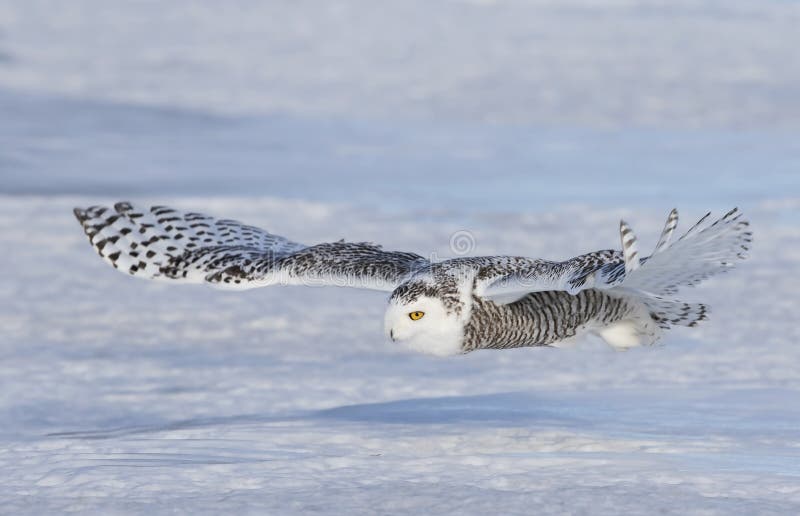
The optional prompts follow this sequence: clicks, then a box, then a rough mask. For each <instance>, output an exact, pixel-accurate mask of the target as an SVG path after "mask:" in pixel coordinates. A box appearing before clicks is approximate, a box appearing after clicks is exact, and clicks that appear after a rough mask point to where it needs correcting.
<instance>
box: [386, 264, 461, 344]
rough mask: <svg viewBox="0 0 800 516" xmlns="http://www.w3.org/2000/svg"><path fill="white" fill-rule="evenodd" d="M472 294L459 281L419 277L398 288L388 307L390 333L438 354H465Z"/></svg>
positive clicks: (390, 337) (390, 336)
mask: <svg viewBox="0 0 800 516" xmlns="http://www.w3.org/2000/svg"><path fill="white" fill-rule="evenodd" d="M465 298H469V296H465V295H464V293H463V292H462V291H461V289H459V288H458V284H457V283H456V282H455V281H441V279H439V280H437V281H431V280H429V279H425V278H423V279H416V280H412V281H409V282H406V283H404V284H402V285H400V286H399V287H397V288H396V289H395V290H394V292H392V295H391V296H390V297H389V306H388V307H387V309H386V316H385V319H384V322H385V331H386V336H387V337H388V338H389V339H391V340H392V341H393V342H397V343H400V344H403V345H406V346H408V347H409V348H411V349H413V350H415V351H420V352H422V353H427V354H430V355H437V356H448V355H456V354H459V353H463V343H464V328H465V326H466V323H467V320H468V319H469V310H470V303H468V299H465Z"/></svg>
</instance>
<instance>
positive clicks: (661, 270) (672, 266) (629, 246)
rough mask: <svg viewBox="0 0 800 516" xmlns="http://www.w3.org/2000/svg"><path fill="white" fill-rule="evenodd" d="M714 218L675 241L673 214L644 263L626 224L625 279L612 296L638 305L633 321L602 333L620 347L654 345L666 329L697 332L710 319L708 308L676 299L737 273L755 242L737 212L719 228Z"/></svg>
mask: <svg viewBox="0 0 800 516" xmlns="http://www.w3.org/2000/svg"><path fill="white" fill-rule="evenodd" d="M710 215H711V214H710V213H708V214H706V215H705V216H704V217H703V218H701V219H700V220H699V221H698V222H697V223H696V224H695V225H694V226H692V227H691V229H689V231H687V232H686V233H685V234H684V235H683V236H682V237H680V238H678V239H677V240H674V241H673V235H674V233H675V228H676V227H677V225H678V212H677V211H676V210H672V212H670V214H669V217H668V218H667V223H666V225H665V226H664V230H663V231H662V232H661V237H660V238H659V239H658V243H657V244H656V247H655V250H654V251H653V254H651V255H650V256H648V257H645V258H639V248H638V244H637V240H636V236H635V235H634V233H633V231H632V230H631V228H630V226H628V224H626V223H625V222H624V221H623V222H621V223H620V238H621V240H622V250H623V256H624V258H625V277H624V279H623V280H622V282H621V283H620V284H619V285H617V286H616V287H614V288H613V289H611V291H612V292H614V293H616V294H618V295H621V296H624V297H626V298H628V299H630V300H631V301H635V302H636V305H635V306H638V307H639V308H640V310H635V311H634V314H633V316H632V318H631V319H630V320H625V321H621V322H620V323H617V324H615V325H612V326H609V327H607V328H604V329H603V330H601V331H598V334H600V336H601V337H603V339H605V340H606V341H607V342H608V343H609V344H611V345H612V346H615V347H631V346H633V345H639V344H652V343H653V342H655V341H656V340H658V338H659V336H660V333H661V332H660V331H659V330H661V329H668V328H670V327H672V326H695V325H696V324H697V323H698V322H700V321H702V320H705V319H706V318H707V317H708V313H709V308H708V306H707V305H705V304H702V303H685V302H683V301H679V300H677V299H676V298H675V297H674V296H675V295H676V294H677V293H678V291H679V290H680V289H681V288H683V287H691V286H694V285H697V284H698V283H700V282H701V281H703V280H705V279H707V278H710V277H711V276H713V275H715V274H718V273H721V272H726V271H728V270H730V269H731V268H733V266H734V264H735V263H736V262H737V261H738V260H742V259H744V258H746V257H747V254H746V253H747V252H748V250H749V248H750V243H751V242H752V236H753V235H752V233H751V232H750V231H749V223H748V222H747V221H745V220H742V214H741V212H740V211H739V210H738V208H734V209H732V210H731V211H729V212H728V213H726V214H725V215H724V216H723V217H722V218H720V219H718V220H716V221H715V222H712V223H708V220H709V217H710Z"/></svg>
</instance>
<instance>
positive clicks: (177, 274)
mask: <svg viewBox="0 0 800 516" xmlns="http://www.w3.org/2000/svg"><path fill="white" fill-rule="evenodd" d="M709 215H710V214H709ZM709 215H706V216H705V217H703V218H702V219H701V220H700V221H699V222H698V223H697V224H695V225H694V226H693V227H692V228H691V229H689V231H687V232H686V233H685V234H684V235H683V236H681V237H680V238H677V239H673V234H674V231H675V228H676V226H677V220H678V215H677V211H675V210H673V211H672V212H671V213H670V215H669V217H668V219H667V222H666V225H665V226H664V229H663V231H662V233H661V236H660V237H659V240H658V244H657V245H656V247H655V249H654V251H653V252H652V253H651V254H650V255H649V256H641V255H640V253H639V247H638V244H637V240H636V238H635V236H634V234H633V231H632V230H631V229H630V227H629V226H628V225H627V224H626V223H625V222H621V223H620V229H619V235H620V243H621V247H622V249H621V250H620V251H617V250H603V251H594V252H590V253H587V254H583V255H579V256H576V257H575V258H571V259H569V260H564V261H548V260H542V259H537V258H528V257H520V256H483V257H462V258H456V259H451V260H445V261H441V262H434V261H431V260H428V259H426V258H424V257H423V256H420V255H418V254H415V253H409V252H400V251H385V250H384V249H383V248H381V247H380V246H378V245H375V244H372V243H368V242H344V241H338V242H326V243H322V244H316V245H310V246H309V245H304V244H300V243H297V242H293V241H291V240H289V239H287V238H285V237H281V236H278V235H274V234H272V233H269V232H267V231H264V230H262V229H259V228H256V227H253V226H247V225H244V224H241V223H239V222H236V221H232V220H225V219H222V220H220V219H215V218H213V217H210V216H207V215H203V214H200V213H193V212H188V213H187V212H180V211H178V210H175V209H172V208H169V207H166V206H153V207H151V208H149V209H148V208H144V209H137V208H136V207H134V206H133V205H131V204H130V203H126V202H123V203H117V204H116V205H115V206H114V207H113V209H112V208H108V207H104V206H93V207H90V208H86V209H81V208H76V209H75V216H76V217H77V219H78V221H79V222H80V223H81V225H82V227H83V230H84V232H85V233H86V235H87V237H88V238H89V241H90V243H91V245H92V247H94V249H95V250H96V251H97V253H98V254H99V255H100V256H101V258H103V260H105V261H106V262H107V263H109V264H110V265H111V266H113V267H114V268H115V269H117V270H119V271H120V272H124V273H126V274H129V275H131V276H134V277H139V278H147V279H156V280H163V281H170V282H175V283H207V284H210V285H212V286H215V287H218V288H227V289H235V290H241V289H249V288H254V287H265V286H270V285H309V286H340V287H357V288H368V289H374V290H381V291H384V292H387V293H389V299H388V305H387V308H386V312H385V317H384V326H385V330H386V335H387V337H389V339H390V340H391V341H393V342H400V343H404V344H405V345H407V346H408V347H410V348H412V349H415V350H418V351H421V352H424V353H429V354H433V355H454V354H463V353H468V352H471V351H475V350H478V349H505V348H515V347H529V346H554V345H558V344H560V343H562V342H564V341H565V340H569V339H572V338H573V337H578V336H580V335H583V334H586V333H593V334H596V335H598V336H599V337H601V338H602V339H603V340H605V341H606V342H607V343H608V344H610V345H611V346H613V347H615V348H618V349H625V348H629V347H632V346H638V345H647V344H652V343H654V342H656V341H657V340H658V339H659V338H660V336H661V334H662V332H663V331H664V330H666V329H669V328H671V327H673V326H694V325H696V324H697V323H698V322H700V321H702V320H704V319H706V318H707V314H708V307H707V306H706V305H704V304H702V303H686V302H683V301H680V300H678V299H677V298H676V297H675V296H676V294H677V292H678V291H679V290H680V289H683V288H685V287H689V286H693V285H696V284H698V283H699V282H701V281H703V280H704V279H706V278H708V277H710V276H712V275H714V274H717V273H719V272H724V271H726V270H729V269H730V268H731V267H733V265H734V263H735V262H736V261H738V260H739V259H742V258H744V257H745V253H746V252H747V250H748V248H749V245H750V242H751V236H752V235H751V233H750V232H749V231H748V223H747V222H746V221H744V220H742V218H741V214H740V213H739V212H738V210H736V209H734V210H731V211H730V212H728V213H727V214H726V215H724V216H723V217H722V218H720V219H718V220H717V221H715V222H713V223H708V222H707V220H708V217H709Z"/></svg>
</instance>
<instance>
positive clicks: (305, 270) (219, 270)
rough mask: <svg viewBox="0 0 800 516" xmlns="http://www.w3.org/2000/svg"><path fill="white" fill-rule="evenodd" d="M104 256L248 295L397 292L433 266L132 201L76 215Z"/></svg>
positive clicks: (128, 269) (412, 257)
mask: <svg viewBox="0 0 800 516" xmlns="http://www.w3.org/2000/svg"><path fill="white" fill-rule="evenodd" d="M74 212H75V216H76V218H77V219H78V221H79V222H80V223H81V226H82V227H83V229H84V232H85V233H86V236H87V237H88V238H89V242H90V243H91V244H92V246H93V247H94V249H95V250H96V251H97V253H98V254H99V255H100V256H101V257H102V258H103V259H104V260H105V261H106V262H107V263H109V264H110V265H112V266H113V267H114V268H116V269H118V270H120V271H121V272H124V273H128V274H130V275H132V276H136V277H140V278H147V279H157V280H168V281H180V282H184V283H209V284H211V285H214V286H219V287H225V288H233V289H248V288H254V287H263V286H268V285H276V284H280V285H316V286H322V285H335V286H348V287H357V288H370V289H377V290H392V289H393V288H394V287H395V286H396V285H397V284H399V283H400V282H401V281H403V280H404V279H405V278H406V277H407V276H408V275H409V274H411V273H412V272H413V271H414V270H416V269H418V268H419V267H422V266H424V265H426V264H428V261H427V260H425V259H424V258H422V257H421V256H419V255H416V254H413V253H404V252H390V251H384V250H383V249H382V248H381V247H380V246H378V245H375V244H372V243H367V242H361V243H352V242H344V241H340V242H332V243H324V244H318V245H313V246H306V245H303V244H299V243H297V242H293V241H291V240H289V239H287V238H284V237H282V236H278V235H274V234H272V233H269V232H268V231H265V230H263V229H259V228H257V227H254V226H248V225H245V224H242V223H240V222H237V221H234V220H227V219H215V218H213V217H210V216H207V215H203V214H201V213H193V212H188V213H187V212H181V211H178V210H175V209H172V208H169V207H167V206H153V207H151V208H149V209H139V208H136V207H135V206H133V205H132V204H130V203H127V202H120V203H117V204H116V205H115V206H114V208H113V209H111V208H108V207H105V206H92V207H89V208H85V209H82V208H76V209H75V210H74Z"/></svg>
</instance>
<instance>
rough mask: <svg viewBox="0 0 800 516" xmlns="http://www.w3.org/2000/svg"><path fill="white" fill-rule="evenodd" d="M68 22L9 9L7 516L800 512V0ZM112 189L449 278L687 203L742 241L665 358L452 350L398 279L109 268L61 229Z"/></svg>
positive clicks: (0, 355) (576, 242)
mask: <svg viewBox="0 0 800 516" xmlns="http://www.w3.org/2000/svg"><path fill="white" fill-rule="evenodd" d="M65 5H66V4H65V3H63V2H39V1H30V0H26V1H24V2H23V1H19V2H9V1H0V115H1V116H0V513H9V514H26V513H27V514H48V513H65V512H88V513H102V514H116V513H126V514H127V513H141V512H145V511H147V512H152V513H154V514H158V513H170V512H184V513H192V514H202V513H209V514H212V513H213V514H216V513H239V512H241V513H261V514H264V513H268V514H286V513H309V512H317V513H378V514H384V513H391V514H396V513H412V514H418V513H453V514H456V513H457V514H462V513H475V514H479V513H483V514H485V513H503V514H531V513H534V512H535V513H544V514H563V513H593V514H594V513H606V514H620V513H626V514H653V513H659V512H661V513H676V514H687V513H694V514H719V513H725V514H729V513H740V514H754V513H759V514H797V513H798V512H800V346H798V342H800V329H799V328H798V326H797V324H796V322H795V321H796V319H797V315H796V312H797V306H798V302H800V296H798V294H797V292H798V289H800V179H798V172H797V170H798V169H799V168H800V137H798V136H800V131H799V129H800V126H799V125H798V120H800V114H799V113H800V112H798V106H800V102H798V97H797V93H796V92H797V91H800V64H799V62H798V61H797V60H796V59H795V58H794V56H795V54H796V51H795V49H796V48H798V47H800V33H798V31H797V30H796V23H797V21H798V18H800V5H798V3H797V2H792V1H765V2H759V3H754V2H745V1H726V2H703V3H702V6H701V7H697V6H696V2H670V3H669V4H664V3H660V2H643V1H618V2H617V1H614V2H605V3H599V2H592V1H589V0H570V1H568V2H561V1H559V2H544V1H540V2H517V1H508V2H491V1H472V2H457V1H444V2H437V3H428V2H402V3H396V4H392V6H391V7H389V6H385V7H381V8H376V7H373V6H374V5H375V3H374V2H367V1H364V2H358V1H354V0H353V1H347V2H325V3H324V7H321V4H318V3H314V4H312V3H306V2H285V3H264V4H250V3H248V2H237V3H236V4H230V5H232V6H233V7H230V8H226V9H225V10H214V9H210V8H200V7H197V4H196V3H192V4H191V5H190V3H189V2H183V1H175V2H169V3H167V4H164V3H150V2H118V3H115V4H114V8H113V9H111V8H108V7H104V6H106V5H109V4H107V3H105V2H100V1H99V0H98V1H90V0H81V1H76V2H70V3H69V9H67V8H66V7H65ZM209 5H211V4H209ZM401 6H402V7H401ZM756 6H757V7H756ZM155 13H157V14H158V15H157V16H156V15H155ZM354 26H357V27H358V29H359V30H353V27H354ZM645 36H646V37H645ZM643 126H646V128H643ZM121 198H124V199H130V200H134V201H141V202H152V203H154V204H155V203H169V204H172V205H175V206H177V207H181V208H187V209H192V210H202V211H205V212H208V213H209V214H213V215H221V216H225V217H231V218H237V219H240V220H243V221H246V222H249V223H252V224H255V225H260V226H263V227H266V228H269V229H270V230H273V231H275V232H277V233H279V234H285V235H288V236H290V237H292V238H293V239H296V240H298V241H301V242H308V243H313V242H317V241H324V240H334V239H339V238H342V237H345V238H348V239H352V240H373V241H377V242H381V243H383V244H385V245H386V246H387V247H389V248H396V249H406V250H412V251H416V252H418V253H420V254H435V255H436V256H439V257H447V256H450V255H452V253H453V251H452V250H451V249H450V246H449V241H450V237H451V235H453V234H454V233H456V232H457V231H462V230H467V231H469V232H470V233H471V234H472V235H473V236H474V238H475V242H476V244H477V246H476V248H475V249H474V251H473V252H474V253H476V254H493V253H503V254H523V255H529V256H542V257H548V258H564V257H568V256H572V255H574V254H576V253H580V252H584V251H588V250H594V249H599V248H609V247H616V246H617V245H618V240H617V235H616V227H617V224H618V221H619V218H620V217H625V218H626V219H627V220H628V221H629V222H631V223H632V224H633V226H634V228H635V229H636V231H637V233H638V234H639V235H640V238H641V240H642V244H643V247H644V248H647V247H648V246H650V245H654V243H655V239H656V235H657V234H658V231H659V230H660V225H661V224H662V223H663V220H662V219H663V218H664V217H665V216H666V213H667V212H668V210H669V209H670V208H672V207H673V206H676V207H678V208H679V209H680V210H681V214H682V220H683V227H684V228H685V227H687V225H688V224H689V223H690V222H691V221H692V219H695V218H697V217H699V216H701V215H702V214H703V213H704V211H705V210H706V209H715V210H717V211H718V212H719V211H721V210H723V209H726V208H729V207H731V206H733V205H739V206H740V208H742V209H743V211H744V212H745V214H746V215H747V216H748V218H750V219H751V221H752V223H753V229H754V233H755V238H756V241H755V244H754V250H753V253H752V257H751V259H750V260H749V261H747V262H745V263H744V264H743V265H742V266H741V267H740V268H739V269H738V270H736V271H734V272H732V273H731V274H728V275H725V276H722V277H719V278H717V279H715V280H713V281H711V282H709V283H708V284H707V285H705V286H703V287H702V288H700V289H697V290H695V291H690V292H688V293H687V295H686V296H685V297H686V298H687V299H690V300H703V301H707V302H709V303H710V304H711V305H712V308H713V313H712V317H711V320H710V321H708V322H707V323H706V324H703V325H701V326H700V327H698V328H695V329H691V330H689V329H682V330H676V331H674V332H671V333H670V334H669V335H668V337H667V338H666V340H665V341H664V342H663V345H660V346H658V347H655V348H649V349H637V350H632V351H629V352H626V353H616V352H613V351H611V350H610V349H608V348H606V347H605V346H604V345H603V344H602V343H600V342H599V341H594V340H586V341H584V342H581V343H580V344H579V345H578V346H577V347H575V348H571V349H520V350H509V351H503V352H489V351H485V352H476V353H473V354H470V355H467V356H463V357H455V358H448V359H437V358H433V357H428V356H422V355H416V354H413V353H410V352H407V351H405V350H403V349H401V348H398V347H396V346H394V345H392V344H391V343H389V342H386V341H385V340H384V337H383V336H382V328H381V321H382V310H383V302H384V296H383V295H382V294H380V293H375V292H367V291H358V290H345V289H320V288H294V287H292V288H289V287H286V288H271V289H260V290H256V291H249V292H244V293H229V292H220V291H214V290H211V289H206V288H202V287H195V286H183V287H174V286H170V285H163V284H151V283H147V282H142V281H136V280H133V279H130V278H127V277H125V276H123V275H121V274H118V273H116V272H115V271H113V270H112V269H111V268H109V267H108V266H107V265H105V264H104V263H102V262H101V261H100V260H99V259H98V258H97V256H96V255H94V254H93V252H92V251H91V249H90V248H89V246H88V244H87V242H86V240H85V237H84V236H83V234H82V233H81V231H80V228H79V227H78V224H77V222H76V221H75V220H74V219H73V217H72V214H71V208H72V207H73V206H76V205H87V204H93V203H108V202H113V201H115V200H118V199H121Z"/></svg>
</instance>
